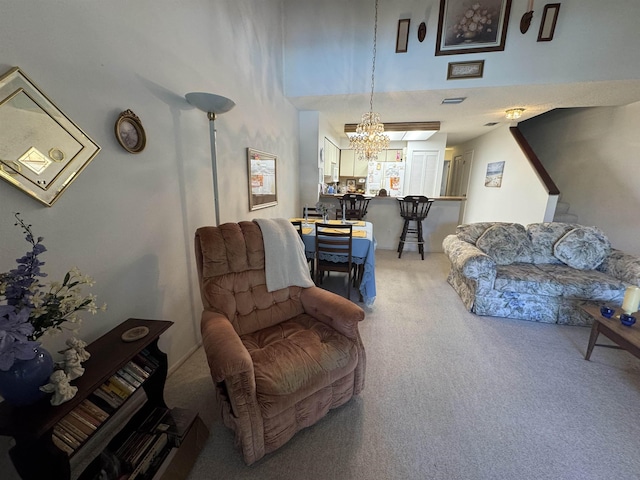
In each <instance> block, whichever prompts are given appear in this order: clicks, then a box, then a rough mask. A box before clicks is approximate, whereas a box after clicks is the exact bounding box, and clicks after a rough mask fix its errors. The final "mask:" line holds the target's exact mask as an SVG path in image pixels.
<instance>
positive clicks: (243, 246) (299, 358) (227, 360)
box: [195, 222, 366, 464]
mask: <svg viewBox="0 0 640 480" xmlns="http://www.w3.org/2000/svg"><path fill="white" fill-rule="evenodd" d="M195 253H196V263H197V266H198V278H199V281H200V292H201V294H202V302H203V304H204V312H203V314H202V323H201V330H202V341H203V345H204V349H205V352H206V355H207V361H208V363H209V368H210V370H211V377H212V378H213V381H214V383H215V386H216V393H217V397H218V402H219V404H220V405H221V407H222V418H223V421H224V423H225V425H226V426H227V427H229V428H231V429H233V430H234V432H235V439H236V445H237V446H239V447H240V448H241V449H242V453H243V455H244V461H245V462H246V463H247V464H252V463H254V462H255V461H257V460H259V459H260V458H262V457H263V456H264V455H265V454H267V453H270V452H273V451H274V450H276V449H277V448H279V447H281V446H282V445H283V444H285V443H286V442H287V441H288V440H289V439H290V438H291V437H292V436H293V435H294V434H295V433H296V432H297V431H299V430H301V429H303V428H305V427H308V426H310V425H313V424H314V423H315V422H317V421H318V420H320V419H321V418H322V417H323V416H324V415H325V414H326V413H327V412H328V411H329V410H330V409H331V408H335V407H338V406H340V405H342V404H344V403H346V402H347V401H348V400H349V399H351V397H353V396H354V395H357V394H358V393H360V391H361V390H362V388H363V387H364V375H365V363H366V358H365V351H364V347H363V345H362V341H361V339H360V334H359V333H358V322H359V321H361V320H363V319H364V311H363V310H362V309H361V308H360V307H359V306H357V305H356V304H354V303H352V302H350V301H349V300H347V299H345V298H343V297H340V296H339V295H336V294H334V293H331V292H328V291H326V290H322V289H320V288H318V287H310V288H300V287H295V286H292V287H287V288H283V289H282V290H277V291H274V292H268V291H267V286H266V279H265V278H266V277H265V270H264V266H265V251H264V243H263V240H262V233H261V230H260V228H259V227H258V225H257V224H256V223H254V222H240V223H226V224H223V225H220V226H219V227H201V228H199V229H198V230H197V231H196V235H195Z"/></svg>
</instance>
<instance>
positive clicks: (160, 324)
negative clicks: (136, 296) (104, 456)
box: [0, 318, 173, 480]
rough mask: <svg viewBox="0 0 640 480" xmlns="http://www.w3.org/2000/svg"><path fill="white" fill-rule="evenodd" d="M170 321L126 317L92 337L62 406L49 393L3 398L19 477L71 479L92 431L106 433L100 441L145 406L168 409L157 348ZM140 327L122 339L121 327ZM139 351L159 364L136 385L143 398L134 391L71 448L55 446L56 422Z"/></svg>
mask: <svg viewBox="0 0 640 480" xmlns="http://www.w3.org/2000/svg"><path fill="white" fill-rule="evenodd" d="M172 324H173V322H170V321H165V320H143V319H135V318H130V319H128V320H126V321H125V322H123V323H121V324H120V325H118V326H117V327H115V328H114V329H113V330H111V331H109V332H107V333H106V334H104V335H103V336H102V337H100V338H98V339H97V340H96V341H94V342H92V343H91V344H90V345H88V346H87V347H86V349H87V351H88V352H89V353H90V354H91V358H89V360H87V361H86V362H84V363H83V367H84V368H85V372H84V375H82V376H81V377H80V378H77V379H76V380H73V381H72V385H75V386H77V387H78V392H77V394H76V395H75V396H74V398H72V399H71V400H69V401H68V402H66V403H63V404H62V405H59V406H52V405H51V404H50V402H49V397H48V396H47V397H46V398H43V399H42V400H40V401H39V402H37V403H35V404H33V405H29V406H25V407H12V406H11V405H8V404H7V403H6V402H3V403H1V404H0V435H3V436H10V437H13V438H14V439H15V442H16V444H15V446H14V447H13V448H12V449H11V450H10V451H9V455H10V457H11V460H12V461H13V464H14V466H15V467H16V470H17V472H18V473H19V474H20V476H21V477H22V478H23V479H38V480H41V479H43V478H51V479H54V478H55V479H69V478H72V471H71V463H74V462H72V460H73V459H74V457H76V456H81V455H83V453H85V454H86V452H85V447H86V445H88V444H90V443H94V444H95V441H94V442H92V439H93V437H94V436H95V437H98V436H99V435H100V434H102V436H105V435H104V434H105V433H107V432H109V434H108V435H107V438H105V439H104V442H105V444H106V443H107V442H109V441H111V442H112V441H113V439H114V438H116V437H117V436H118V434H121V433H122V432H121V430H123V429H124V430H126V429H127V428H131V427H129V423H131V422H132V421H134V419H136V415H137V414H138V413H139V415H138V417H141V416H143V415H144V412H145V411H146V410H151V409H153V408H154V407H164V408H166V404H165V401H164V385H165V382H166V378H167V355H166V354H165V353H164V352H162V351H160V349H159V348H158V339H159V337H160V335H161V334H162V333H163V332H164V331H166V330H167V329H168V328H169V327H170V326H171V325H172ZM141 326H144V327H147V328H148V329H149V333H148V334H147V335H146V336H145V337H143V338H141V339H139V340H136V341H133V342H124V341H123V340H122V339H121V335H122V334H123V333H124V332H125V331H127V330H129V329H131V328H135V327H141ZM143 351H146V352H148V353H149V354H150V355H151V356H152V357H153V358H154V359H155V360H157V366H156V367H155V369H154V370H153V372H152V373H150V375H149V376H148V378H147V379H146V380H145V381H144V383H142V384H141V386H140V387H139V390H141V392H140V393H143V395H142V401H140V398H141V396H140V395H137V393H138V392H134V393H133V394H131V395H130V396H129V397H128V398H127V399H124V400H123V402H122V405H120V406H119V407H117V408H115V409H114V410H113V411H112V412H111V413H110V414H109V417H108V418H106V419H105V420H104V421H103V422H101V423H100V425H98V426H97V427H96V429H95V431H94V432H93V434H91V435H89V436H88V438H86V439H85V440H84V441H82V442H80V445H79V446H78V447H77V448H76V449H74V450H73V451H72V452H65V451H63V450H61V449H60V448H58V447H57V446H56V445H55V444H54V442H53V439H52V436H53V431H54V427H56V425H58V423H59V422H60V420H61V419H63V418H64V417H66V416H67V415H68V414H69V413H70V412H71V411H72V410H74V409H76V407H78V405H80V403H81V402H82V401H83V400H85V399H86V398H88V397H90V396H91V395H92V394H93V393H94V391H96V390H97V389H99V388H100V385H102V384H104V383H105V382H106V381H107V380H109V379H110V378H111V377H112V376H113V375H114V374H115V373H116V372H118V370H120V369H122V368H123V367H124V366H125V365H127V363H128V362H130V361H131V360H132V359H134V357H136V356H137V355H139V354H140V352H143ZM92 398H93V397H92ZM136 402H137V403H136ZM120 410H122V411H133V412H137V413H133V415H132V416H131V415H128V416H127V417H125V418H124V420H123V415H118V412H119V411H120ZM93 451H98V452H99V449H97V450H96V448H95V445H93ZM75 463H78V462H75ZM76 473H77V472H76ZM73 476H74V477H75V476H76V475H75V474H74V475H73Z"/></svg>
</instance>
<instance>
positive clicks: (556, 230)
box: [527, 222, 580, 264]
mask: <svg viewBox="0 0 640 480" xmlns="http://www.w3.org/2000/svg"><path fill="white" fill-rule="evenodd" d="M579 226H580V225H578V224H575V223H562V222H544V223H531V224H529V225H527V234H528V235H529V239H530V240H531V247H532V255H533V263H536V264H538V263H562V262H561V261H560V260H559V259H558V258H556V257H555V256H554V255H553V246H554V245H555V244H556V242H557V241H558V240H560V238H562V236H563V235H564V234H565V233H567V232H568V231H570V230H573V229H574V228H576V227H579Z"/></svg>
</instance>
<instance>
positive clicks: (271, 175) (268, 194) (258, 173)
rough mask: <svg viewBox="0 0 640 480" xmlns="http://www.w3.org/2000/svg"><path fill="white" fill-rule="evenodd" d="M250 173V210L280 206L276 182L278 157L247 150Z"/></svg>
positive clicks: (251, 149)
mask: <svg viewBox="0 0 640 480" xmlns="http://www.w3.org/2000/svg"><path fill="white" fill-rule="evenodd" d="M247 158H248V171H249V210H258V209H259V208H266V207H273V206H274V205H277V204H278V188H277V182H276V167H277V165H276V163H277V160H278V159H277V157H276V156H275V155H272V154H271V153H266V152H261V151H259V150H254V149H253V148H247Z"/></svg>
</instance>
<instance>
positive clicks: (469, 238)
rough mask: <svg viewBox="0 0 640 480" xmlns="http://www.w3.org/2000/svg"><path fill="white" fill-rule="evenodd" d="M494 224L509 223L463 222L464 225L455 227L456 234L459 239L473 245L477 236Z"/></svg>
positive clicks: (502, 223)
mask: <svg viewBox="0 0 640 480" xmlns="http://www.w3.org/2000/svg"><path fill="white" fill-rule="evenodd" d="M494 225H510V224H509V223H504V222H477V223H465V224H464V225H458V226H457V227H456V235H457V236H458V238H459V239H460V240H463V241H465V242H468V243H470V244H471V245H475V244H476V242H477V241H478V238H480V236H481V235H482V234H483V233H484V232H485V231H486V230H487V228H491V227H493V226H494Z"/></svg>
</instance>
